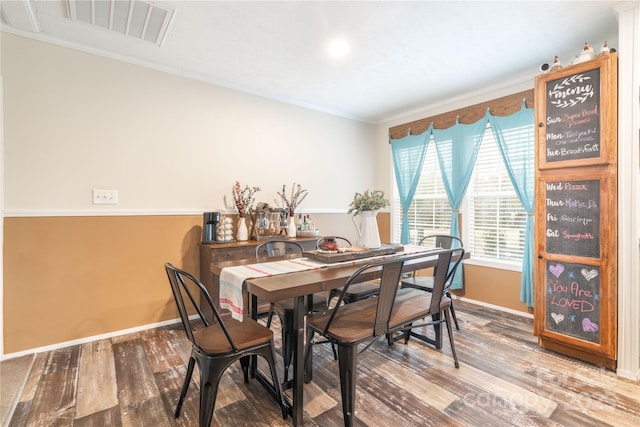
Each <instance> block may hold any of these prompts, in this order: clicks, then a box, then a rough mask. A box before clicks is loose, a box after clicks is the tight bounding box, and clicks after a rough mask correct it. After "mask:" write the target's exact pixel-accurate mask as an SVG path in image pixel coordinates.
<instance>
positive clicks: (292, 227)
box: [287, 215, 296, 239]
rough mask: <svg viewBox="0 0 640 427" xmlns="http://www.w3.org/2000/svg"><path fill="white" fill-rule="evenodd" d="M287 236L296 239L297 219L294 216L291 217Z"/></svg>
mask: <svg viewBox="0 0 640 427" xmlns="http://www.w3.org/2000/svg"><path fill="white" fill-rule="evenodd" d="M287 236H289V237H290V238H292V239H293V238H295V237H296V218H295V217H294V216H293V215H291V216H290V217H289V225H288V226H287Z"/></svg>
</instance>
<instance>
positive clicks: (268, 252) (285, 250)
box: [256, 240, 326, 383]
mask: <svg viewBox="0 0 640 427" xmlns="http://www.w3.org/2000/svg"><path fill="white" fill-rule="evenodd" d="M303 251H304V248H303V247H302V245H300V244H299V243H297V242H293V241H289V240H269V241H267V242H262V243H260V244H259V245H258V246H256V260H260V259H261V258H263V257H265V256H266V257H268V258H270V257H277V256H286V255H291V254H297V255H299V256H302V252H303ZM311 298H312V303H311V308H312V310H321V309H324V308H325V307H326V300H325V298H322V297H320V295H312V296H311ZM307 305H308V304H307ZM274 313H275V314H277V315H278V317H279V318H280V331H281V334H282V361H283V363H284V375H283V377H284V382H285V383H286V382H287V381H288V380H289V367H290V366H291V361H292V360H293V335H294V333H295V331H294V330H293V316H294V301H293V299H287V300H283V301H277V302H275V303H271V305H270V306H269V314H268V316H267V328H270V327H271V323H272V321H273V314H274Z"/></svg>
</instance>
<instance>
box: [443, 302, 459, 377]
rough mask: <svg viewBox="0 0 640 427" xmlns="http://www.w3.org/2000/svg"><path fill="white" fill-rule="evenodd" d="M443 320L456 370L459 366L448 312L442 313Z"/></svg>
mask: <svg viewBox="0 0 640 427" xmlns="http://www.w3.org/2000/svg"><path fill="white" fill-rule="evenodd" d="M444 319H445V323H446V324H447V332H448V333H449V344H451V354H453V361H454V363H455V367H456V369H458V368H460V364H459V363H458V356H457V355H456V345H455V344H454V343H453V331H452V330H451V315H450V313H449V310H445V311H444Z"/></svg>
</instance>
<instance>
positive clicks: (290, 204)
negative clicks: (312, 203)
mask: <svg viewBox="0 0 640 427" xmlns="http://www.w3.org/2000/svg"><path fill="white" fill-rule="evenodd" d="M286 190H287V186H286V185H283V186H282V193H280V192H279V193H278V196H280V198H281V199H282V201H283V202H284V206H285V208H286V209H287V210H288V211H289V216H294V214H295V210H296V209H297V208H298V207H300V203H302V201H303V200H304V198H305V197H307V194H309V193H308V192H307V190H303V189H302V186H301V185H300V184H298V185H297V186H296V183H295V182H294V183H293V185H292V186H291V196H289V198H287V196H286V194H287V191H286Z"/></svg>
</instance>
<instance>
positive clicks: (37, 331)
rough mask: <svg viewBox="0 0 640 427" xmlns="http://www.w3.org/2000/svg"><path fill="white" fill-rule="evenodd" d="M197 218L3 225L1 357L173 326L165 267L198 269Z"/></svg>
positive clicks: (92, 219)
mask: <svg viewBox="0 0 640 427" xmlns="http://www.w3.org/2000/svg"><path fill="white" fill-rule="evenodd" d="M201 224H202V217H201V216H124V217H114V216H111V217H43V218H40V217H38V218H5V221H4V351H5V353H12V352H18V351H24V350H28V349H31V348H37V347H42V346H46V345H51V344H56V343H61V342H66V341H71V340H76V339H80V338H85V337H90V336H94V335H99V334H104V333H109V332H114V331H118V330H122V329H127V328H132V327H136V326H141V325H146V324H149V323H154V322H160V321H163V320H168V319H175V318H176V317H177V311H176V310H175V306H174V303H173V299H172V296H171V290H170V288H169V284H168V281H167V277H166V273H165V271H164V268H163V265H164V263H165V262H172V263H174V264H175V265H176V266H179V267H181V268H184V269H186V270H188V271H191V272H193V273H195V274H197V273H198V271H199V270H198V269H199V263H200V261H199V256H200V255H199V243H200V238H201V234H200V233H201V231H200V230H201Z"/></svg>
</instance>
